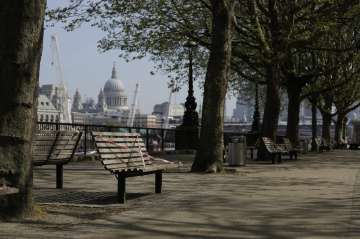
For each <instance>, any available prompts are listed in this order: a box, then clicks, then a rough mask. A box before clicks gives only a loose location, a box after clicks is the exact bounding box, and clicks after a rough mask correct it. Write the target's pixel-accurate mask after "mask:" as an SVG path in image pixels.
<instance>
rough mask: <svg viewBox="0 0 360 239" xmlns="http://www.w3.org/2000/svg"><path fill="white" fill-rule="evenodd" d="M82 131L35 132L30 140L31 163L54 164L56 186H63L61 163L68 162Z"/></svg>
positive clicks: (37, 164) (72, 155)
mask: <svg viewBox="0 0 360 239" xmlns="http://www.w3.org/2000/svg"><path fill="white" fill-rule="evenodd" d="M81 135H82V132H79V131H50V130H49V131H47V130H46V131H45V130H39V131H38V132H36V134H35V137H34V140H33V142H32V148H31V150H32V163H33V165H34V166H42V165H56V188H63V165H64V164H67V163H68V162H70V161H71V160H72V159H73V157H74V153H75V150H76V148H77V145H78V144H79V141H80V138H81Z"/></svg>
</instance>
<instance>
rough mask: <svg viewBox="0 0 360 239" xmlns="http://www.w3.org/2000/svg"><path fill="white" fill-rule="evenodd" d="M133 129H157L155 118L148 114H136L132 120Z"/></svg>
mask: <svg viewBox="0 0 360 239" xmlns="http://www.w3.org/2000/svg"><path fill="white" fill-rule="evenodd" d="M134 127H142V128H159V127H160V126H159V124H158V122H157V117H156V116H155V115H148V114H136V115H135V118H134Z"/></svg>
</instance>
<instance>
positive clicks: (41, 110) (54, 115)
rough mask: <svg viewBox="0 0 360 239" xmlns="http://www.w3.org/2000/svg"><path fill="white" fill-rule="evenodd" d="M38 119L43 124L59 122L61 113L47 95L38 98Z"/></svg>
mask: <svg viewBox="0 0 360 239" xmlns="http://www.w3.org/2000/svg"><path fill="white" fill-rule="evenodd" d="M37 119H38V121H41V122H59V120H60V111H59V110H57V109H56V108H55V106H54V105H53V103H52V102H51V101H50V99H49V98H48V97H47V96H46V95H39V96H38V106H37Z"/></svg>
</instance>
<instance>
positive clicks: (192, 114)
mask: <svg viewBox="0 0 360 239" xmlns="http://www.w3.org/2000/svg"><path fill="white" fill-rule="evenodd" d="M195 46H196V44H195V43H194V42H190V41H189V42H187V43H186V44H185V45H184V47H186V48H187V49H188V57H189V75H188V87H189V88H188V95H187V97H186V101H185V112H184V115H183V122H182V124H181V125H180V126H178V127H177V128H176V129H177V130H176V132H175V149H176V150H183V149H195V150H196V149H197V148H198V145H199V115H198V113H197V112H196V106H197V104H196V101H195V97H194V86H193V83H194V78H193V49H194V47H195Z"/></svg>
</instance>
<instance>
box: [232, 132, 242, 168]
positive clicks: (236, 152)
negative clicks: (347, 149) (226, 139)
mask: <svg viewBox="0 0 360 239" xmlns="http://www.w3.org/2000/svg"><path fill="white" fill-rule="evenodd" d="M228 163H229V166H245V164H246V137H245V136H240V137H234V138H231V139H230V143H229V156H228Z"/></svg>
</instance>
